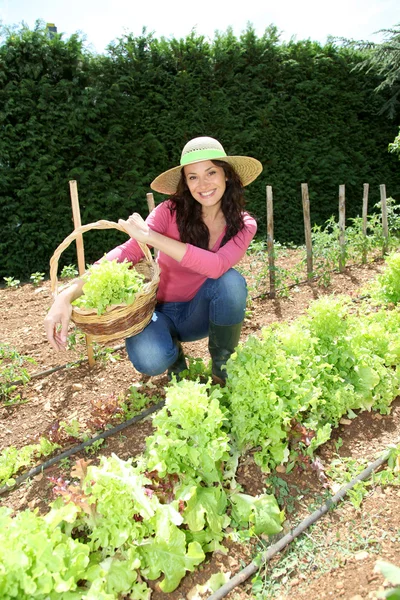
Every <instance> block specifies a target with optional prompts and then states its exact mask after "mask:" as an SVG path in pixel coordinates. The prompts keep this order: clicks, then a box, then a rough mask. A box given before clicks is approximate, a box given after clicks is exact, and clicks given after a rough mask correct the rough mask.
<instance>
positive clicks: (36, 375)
mask: <svg viewBox="0 0 400 600" xmlns="http://www.w3.org/2000/svg"><path fill="white" fill-rule="evenodd" d="M122 348H125V344H120V345H119V346H114V348H112V351H113V352H118V350H122ZM88 360H89V359H88V357H87V356H86V357H85V358H80V359H79V360H75V361H73V362H69V363H66V364H65V365H59V366H58V367H53V368H52V369H46V370H45V371H40V373H32V375H29V380H31V379H38V378H39V377H47V375H51V374H52V373H56V372H57V371H61V370H62V369H68V367H71V365H82V364H83V363H85V362H87V361H88ZM22 383H24V382H23V381H22V379H17V381H11V384H10V385H20V384H22Z"/></svg>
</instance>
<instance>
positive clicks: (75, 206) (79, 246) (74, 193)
mask: <svg viewBox="0 0 400 600" xmlns="http://www.w3.org/2000/svg"><path fill="white" fill-rule="evenodd" d="M69 189H70V194H71V204H72V215H73V218H74V229H77V228H78V227H80V226H81V212H80V209H79V198H78V186H77V183H76V181H75V180H72V181H70V182H69ZM76 253H77V255H78V271H79V275H81V276H82V275H83V274H84V272H85V250H84V248H83V237H82V234H81V235H79V236H78V237H77V238H76ZM85 340H86V351H87V356H88V361H89V367H93V366H94V364H95V362H96V361H95V358H94V353H93V345H92V340H91V337H90V336H89V335H85Z"/></svg>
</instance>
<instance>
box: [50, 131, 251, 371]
mask: <svg viewBox="0 0 400 600" xmlns="http://www.w3.org/2000/svg"><path fill="white" fill-rule="evenodd" d="M261 171H262V165H261V163H260V162H259V161H258V160H256V159H255V158H251V157H245V156H227V155H226V153H225V151H224V149H223V147H222V145H221V144H220V143H219V142H218V141H217V140H215V139H213V138H210V137H199V138H195V139H193V140H191V141H190V142H188V143H187V144H186V146H185V147H184V148H183V151H182V156H181V161H180V165H179V166H177V167H174V168H172V169H169V170H168V171H165V172H164V173H162V174H161V175H159V176H158V177H156V179H155V180H154V181H153V182H152V184H151V188H152V189H153V190H155V191H157V192H161V193H162V194H167V195H168V196H169V198H168V199H167V200H166V201H164V202H162V203H161V204H159V205H158V206H157V207H156V208H155V210H153V211H152V212H151V214H150V215H149V216H148V217H147V219H146V220H145V221H144V220H143V219H142V218H141V216H140V215H139V214H137V213H134V214H132V215H131V216H130V217H129V218H128V219H127V220H126V221H125V220H122V219H120V220H119V221H118V222H119V223H120V224H121V225H122V226H123V227H124V229H125V230H126V231H127V233H128V234H129V235H130V238H131V239H129V240H128V241H127V242H125V243H124V244H121V245H120V246H118V247H117V248H114V249H113V250H111V251H110V252H109V253H108V254H107V255H106V258H107V259H108V260H114V259H117V260H118V261H123V260H128V261H130V262H132V263H134V264H135V263H137V262H138V261H139V260H140V259H141V258H143V253H142V251H141V250H140V247H139V245H138V244H137V242H141V243H144V244H148V245H149V246H152V247H154V248H156V249H157V250H158V259H157V260H158V263H159V266H160V270H161V275H160V284H159V288H158V292H157V305H156V309H155V312H154V314H153V317H152V320H151V321H150V323H149V324H148V325H147V327H145V329H144V330H143V331H142V332H141V333H139V334H137V335H135V336H133V337H129V338H127V339H126V341H125V343H126V349H127V352H128V356H129V358H130V360H131V362H132V364H133V365H134V367H135V369H137V371H139V372H140V373H143V374H146V375H159V374H161V373H163V372H164V371H166V370H168V375H169V377H171V376H172V374H173V373H174V374H175V375H176V376H179V373H180V372H181V371H183V370H184V369H186V367H187V365H186V360H185V357H184V354H183V351H182V346H181V342H192V341H195V340H199V339H202V338H206V337H208V348H209V352H210V355H211V359H212V373H213V376H214V378H215V379H216V380H217V381H219V382H223V381H225V379H226V372H225V369H224V368H223V367H224V365H225V363H226V361H227V360H228V358H229V357H230V355H231V354H232V353H233V351H234V349H235V347H236V346H237V344H238V342H239V337H240V331H241V327H242V323H243V319H244V315H245V309H246V297H247V288H246V282H245V279H244V278H243V276H242V275H241V274H240V273H238V271H236V270H235V269H234V268H233V267H234V266H235V265H236V264H237V263H238V262H239V261H240V260H241V258H242V257H243V256H244V254H245V252H246V250H247V248H248V246H249V244H250V242H251V240H252V239H253V237H254V235H255V233H256V229H257V224H256V222H255V220H254V219H253V218H252V217H251V216H250V215H249V214H248V213H247V212H245V211H244V194H243V187H244V186H246V185H248V184H249V183H251V182H252V181H254V179H256V177H258V175H259V174H260V173H261ZM83 283H84V281H83V280H82V279H77V280H75V281H74V282H73V283H72V284H71V286H70V287H68V288H66V289H65V290H63V291H62V292H61V293H60V294H59V295H58V296H57V298H56V299H55V301H54V304H53V305H52V307H51V308H50V311H49V313H48V315H47V317H46V319H45V328H46V334H47V338H48V340H49V342H50V344H51V345H52V346H53V347H54V348H55V349H56V350H62V349H65V347H66V341H67V331H68V323H69V320H70V317H71V311H72V308H71V302H72V301H73V300H75V299H76V298H78V297H79V296H80V295H81V294H82V287H83Z"/></svg>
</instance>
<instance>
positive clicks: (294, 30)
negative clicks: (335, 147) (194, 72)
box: [0, 0, 400, 53]
mask: <svg viewBox="0 0 400 600" xmlns="http://www.w3.org/2000/svg"><path fill="white" fill-rule="evenodd" d="M37 19H42V20H44V21H45V22H46V23H54V24H55V25H56V27H57V29H58V33H64V34H65V35H64V39H65V38H67V37H69V36H70V35H71V34H72V33H75V32H80V33H82V34H83V35H84V36H85V38H86V45H87V47H88V48H89V49H91V50H92V51H94V52H98V53H102V52H104V51H105V48H106V46H107V44H109V43H110V42H111V41H112V40H114V39H117V38H118V37H121V36H122V35H123V34H124V33H126V32H132V33H133V34H134V35H135V36H137V35H140V34H141V32H142V28H143V26H146V27H147V31H148V32H154V34H155V36H156V37H157V38H159V37H161V36H165V37H175V38H180V37H185V36H186V35H187V34H189V33H190V32H191V30H193V29H195V31H196V32H197V33H198V34H202V35H205V36H207V37H208V38H210V39H212V38H213V35H214V32H215V31H216V30H219V31H222V32H224V31H226V29H227V27H228V26H232V28H233V31H234V33H235V35H237V36H238V35H240V33H241V32H242V31H243V30H244V29H245V28H246V24H247V23H248V22H250V23H252V24H253V26H254V27H255V30H256V32H257V34H258V35H262V34H263V32H264V30H265V28H266V27H268V25H270V24H274V25H276V26H277V28H278V30H279V31H280V32H281V40H282V41H283V40H286V41H289V40H290V38H292V37H294V38H295V39H297V40H305V39H311V40H313V41H318V42H320V43H321V44H324V43H325V42H326V39H327V36H328V35H332V36H337V37H345V38H350V39H354V40H371V41H373V42H377V43H379V42H381V41H382V40H383V36H382V35H377V34H376V32H377V31H378V30H380V29H390V28H392V27H393V26H395V25H396V24H399V23H400V0H333V1H332V0H302V1H301V0H242V1H241V2H238V0H231V2H227V1H226V0H222V1H221V0H220V1H219V2H218V1H215V0H214V1H211V0H202V1H201V2H200V1H193V0H192V1H190V0H186V1H185V0H68V1H67V0H0V21H1V22H2V24H3V25H16V24H20V23H21V22H22V21H24V23H25V24H26V25H28V26H29V27H30V28H32V27H33V26H34V24H35V21H36V20H37Z"/></svg>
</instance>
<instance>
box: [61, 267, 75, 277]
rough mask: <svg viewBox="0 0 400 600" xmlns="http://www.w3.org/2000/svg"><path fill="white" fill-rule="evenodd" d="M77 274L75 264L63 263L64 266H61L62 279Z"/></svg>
mask: <svg viewBox="0 0 400 600" xmlns="http://www.w3.org/2000/svg"><path fill="white" fill-rule="evenodd" d="M78 275H79V272H78V269H77V268H76V266H75V265H65V267H63V268H62V271H61V278H62V279H69V278H70V277H77V276H78Z"/></svg>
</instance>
